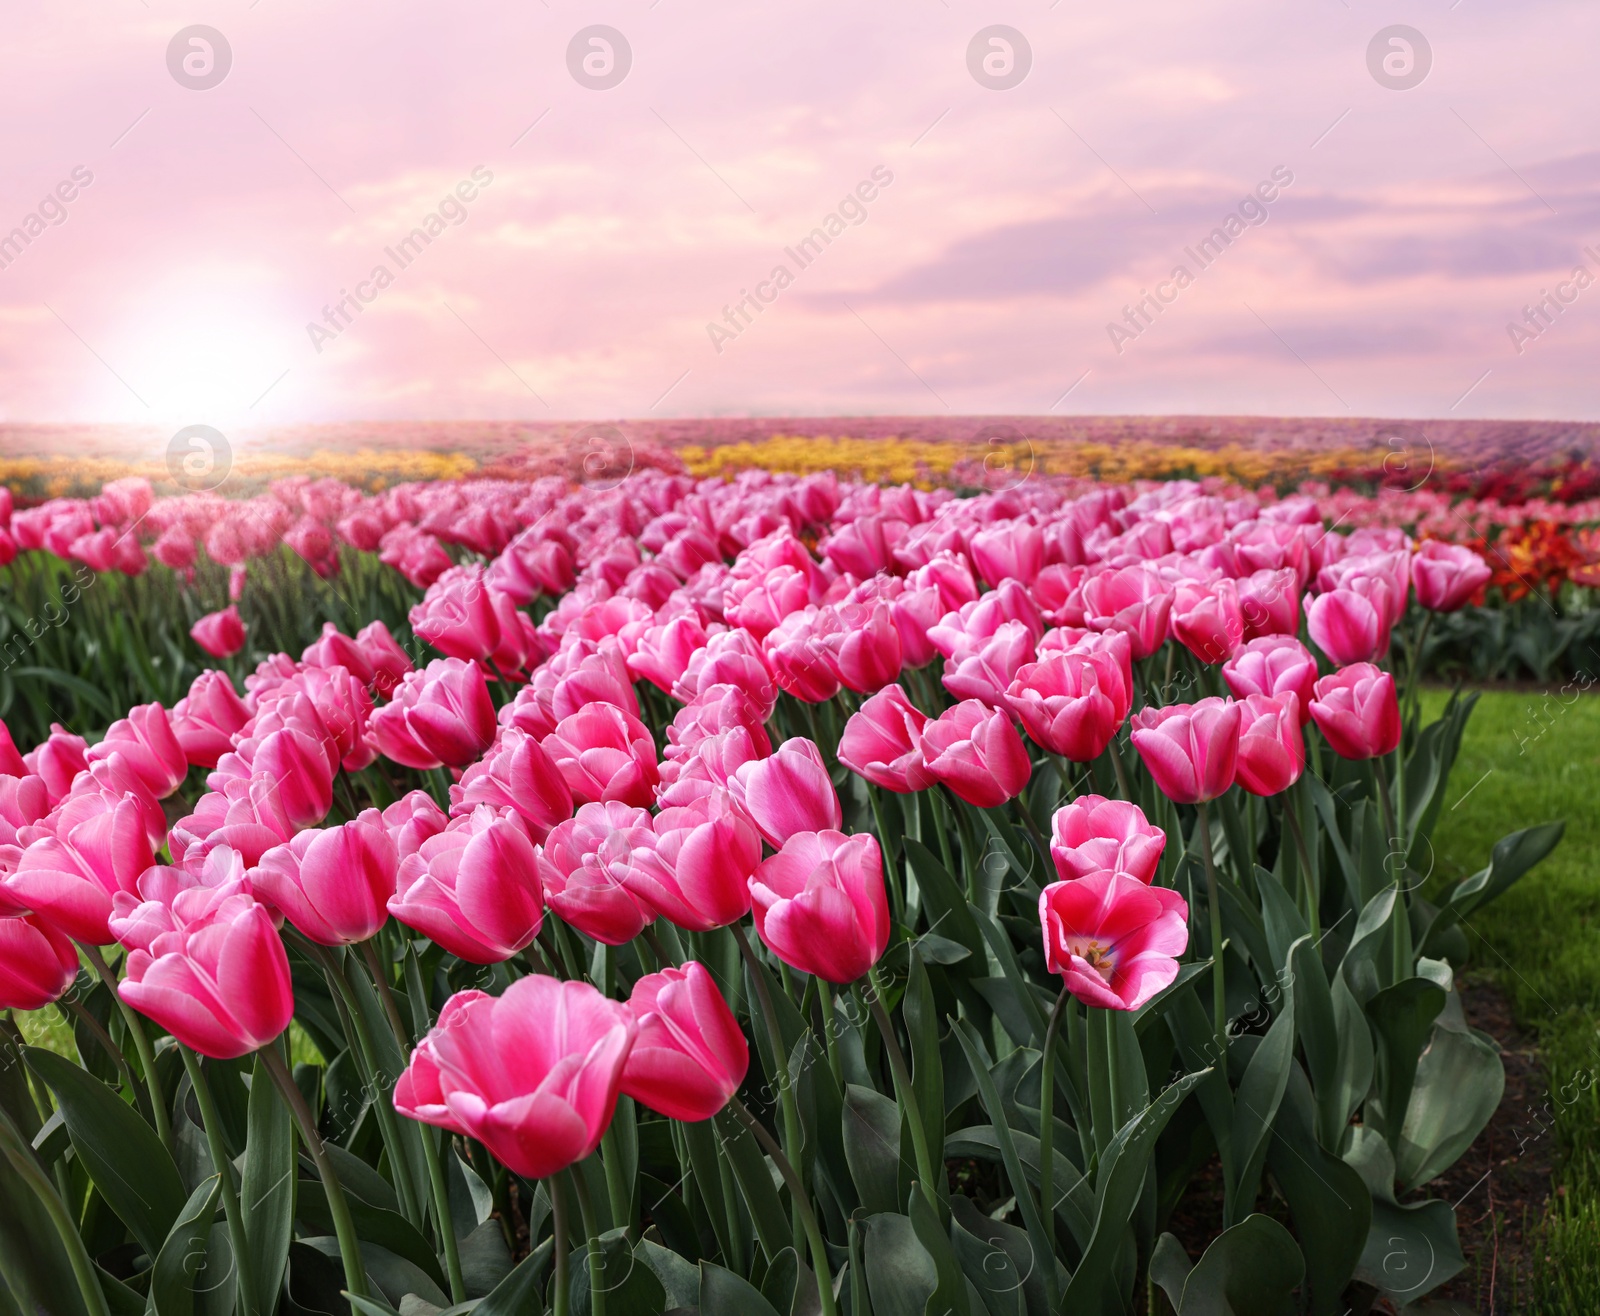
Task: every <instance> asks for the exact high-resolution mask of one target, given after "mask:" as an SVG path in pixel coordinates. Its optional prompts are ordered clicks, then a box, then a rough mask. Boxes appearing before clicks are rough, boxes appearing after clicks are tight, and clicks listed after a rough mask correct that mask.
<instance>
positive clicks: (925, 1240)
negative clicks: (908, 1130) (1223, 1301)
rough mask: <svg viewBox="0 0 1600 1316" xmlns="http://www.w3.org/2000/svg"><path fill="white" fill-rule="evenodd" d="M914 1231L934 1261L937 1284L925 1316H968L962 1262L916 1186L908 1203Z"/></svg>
mask: <svg viewBox="0 0 1600 1316" xmlns="http://www.w3.org/2000/svg"><path fill="white" fill-rule="evenodd" d="M909 1211H910V1215H911V1228H912V1230H913V1231H914V1232H915V1234H916V1236H917V1241H918V1242H919V1243H921V1244H922V1250H923V1251H924V1252H926V1253H927V1254H928V1255H929V1256H930V1257H931V1258H932V1259H933V1270H934V1274H935V1275H936V1276H937V1284H936V1285H935V1287H934V1290H933V1292H932V1293H931V1294H929V1295H928V1301H927V1303H926V1304H925V1305H924V1308H923V1310H924V1311H925V1313H926V1316H969V1310H968V1306H967V1279H966V1276H965V1275H963V1274H962V1273H961V1263H960V1262H958V1261H957V1260H956V1252H955V1249H954V1248H953V1247H951V1246H950V1235H949V1234H947V1233H945V1230H944V1226H943V1225H941V1224H940V1223H939V1217H938V1216H937V1215H935V1214H934V1210H933V1207H931V1206H930V1205H928V1199H927V1197H926V1196H925V1195H924V1193H923V1191H922V1187H921V1185H913V1186H912V1189H911V1196H910V1202H909Z"/></svg>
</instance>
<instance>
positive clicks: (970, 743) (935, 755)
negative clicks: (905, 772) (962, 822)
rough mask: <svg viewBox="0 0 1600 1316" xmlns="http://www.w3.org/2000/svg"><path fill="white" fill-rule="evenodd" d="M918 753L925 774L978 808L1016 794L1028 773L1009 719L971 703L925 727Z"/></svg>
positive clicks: (1025, 749) (1023, 752) (1022, 747)
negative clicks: (925, 767) (920, 754)
mask: <svg viewBox="0 0 1600 1316" xmlns="http://www.w3.org/2000/svg"><path fill="white" fill-rule="evenodd" d="M919 748H920V750H921V753H922V761H923V763H924V764H926V765H927V769H928V773H929V775H930V776H932V777H933V779H934V780H935V781H939V782H943V783H944V784H945V785H946V786H948V787H949V788H950V789H951V790H953V791H954V792H955V793H956V794H957V795H959V796H960V797H961V798H962V799H964V800H965V801H966V802H967V803H968V804H972V805H976V806H977V807H978V808H980V809H993V808H995V807H996V806H997V805H1001V804H1004V803H1005V802H1006V801H1007V800H1009V799H1013V798H1014V797H1016V796H1017V795H1019V794H1021V792H1022V788H1023V787H1024V786H1026V785H1027V784H1028V777H1029V775H1030V774H1031V773H1032V771H1033V765H1032V764H1031V763H1030V762H1029V760H1028V747H1027V746H1026V745H1024V744H1023V743H1022V737H1021V736H1019V735H1018V734H1017V729H1016V728H1015V727H1014V726H1012V725H1011V719H1010V717H1009V716H1008V715H1007V714H1005V713H1002V712H1000V711H998V710H997V709H991V708H985V707H984V706H983V705H982V704H980V703H979V702H978V701H977V700H976V699H967V700H963V701H962V702H961V703H959V704H957V705H956V706H955V707H954V708H948V709H946V710H945V711H944V712H943V713H942V714H940V715H939V718H938V719H937V720H936V721H930V722H929V723H928V724H927V725H926V726H924V727H923V729H922V739H921V744H920V746H919Z"/></svg>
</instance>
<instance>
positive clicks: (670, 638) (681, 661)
mask: <svg viewBox="0 0 1600 1316" xmlns="http://www.w3.org/2000/svg"><path fill="white" fill-rule="evenodd" d="M705 643H706V628H705V627H704V626H703V625H702V624H701V622H700V619H699V618H698V617H696V616H694V615H693V614H692V613H691V614H688V615H685V616H678V617H673V618H672V619H671V620H670V621H666V622H663V623H661V624H660V625H655V626H651V627H649V628H648V629H647V630H646V631H645V632H644V633H643V634H642V635H640V637H639V640H638V643H637V644H636V645H635V646H634V650H633V652H632V653H631V654H629V655H628V671H629V672H631V673H632V674H633V675H634V676H635V677H640V678H642V679H644V680H646V681H649V682H650V684H651V685H653V686H655V687H656V689H658V690H660V691H661V692H662V693H663V694H671V693H672V687H673V686H674V685H675V684H676V683H677V682H678V681H680V680H682V679H683V674H684V673H685V672H686V671H687V670H688V668H689V660H690V659H691V658H692V657H693V656H694V654H695V652H696V650H699V649H702V648H704V647H705Z"/></svg>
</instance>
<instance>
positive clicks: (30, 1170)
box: [0, 1112, 111, 1316]
mask: <svg viewBox="0 0 1600 1316" xmlns="http://www.w3.org/2000/svg"><path fill="white" fill-rule="evenodd" d="M0 1152H3V1153H4V1155H5V1158H6V1160H7V1161H9V1162H10V1163H11V1168H12V1169H13V1170H14V1171H16V1173H17V1174H18V1175H19V1176H20V1177H21V1178H22V1179H23V1180H25V1181H26V1183H27V1184H28V1186H29V1187H30V1188H32V1189H33V1191H34V1194H35V1195H36V1196H37V1197H38V1199H39V1201H40V1202H41V1203H42V1204H43V1205H44V1209H45V1212H46V1213H47V1214H48V1215H49V1217H50V1223H51V1224H53V1225H54V1226H55V1227H56V1233H57V1234H59V1235H60V1236H61V1247H62V1250H63V1251H65V1252H66V1254H67V1260H68V1261H69V1262H71V1263H72V1275H73V1278H74V1279H76V1280H77V1281H78V1291H79V1293H81V1294H82V1295H83V1306H84V1310H85V1311H87V1312H88V1313H89V1316H111V1312H110V1308H109V1307H108V1306H107V1304H106V1294H105V1290H104V1289H102V1288H101V1287H100V1277H99V1275H97V1274H96V1273H95V1264H94V1262H93V1261H92V1260H90V1258H89V1250H88V1249H87V1248H86V1247H84V1245H83V1238H82V1236H81V1235H80V1234H79V1233H78V1223H77V1221H76V1220H74V1219H73V1218H72V1212H71V1211H69V1210H68V1209H67V1207H66V1205H65V1203H64V1202H63V1200H62V1198H61V1195H60V1194H59V1193H57V1192H56V1190H55V1187H54V1186H53V1185H52V1184H51V1182H50V1181H49V1180H48V1179H46V1178H45V1177H44V1174H43V1172H42V1171H41V1170H40V1169H39V1163H38V1161H36V1160H34V1158H33V1156H32V1154H31V1153H30V1152H29V1151H28V1150H27V1149H26V1148H25V1147H23V1146H22V1143H21V1140H20V1138H19V1137H18V1136H17V1134H16V1132H15V1130H14V1129H13V1127H12V1124H11V1121H10V1119H9V1118H8V1117H7V1116H6V1115H5V1114H4V1112H0ZM19 1205H20V1204H19Z"/></svg>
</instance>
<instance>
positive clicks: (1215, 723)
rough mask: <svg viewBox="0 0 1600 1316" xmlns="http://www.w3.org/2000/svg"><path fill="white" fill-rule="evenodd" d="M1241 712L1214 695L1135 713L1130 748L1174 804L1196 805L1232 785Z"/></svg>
mask: <svg viewBox="0 0 1600 1316" xmlns="http://www.w3.org/2000/svg"><path fill="white" fill-rule="evenodd" d="M1239 712H1240V710H1239V705H1238V704H1236V703H1235V702H1234V701H1233V700H1231V699H1218V698H1216V697H1214V696H1213V697H1212V698H1209V699H1202V700H1200V702H1199V703H1196V704H1170V705H1168V706H1167V707H1165V708H1145V709H1141V710H1140V711H1139V712H1137V713H1135V714H1134V715H1133V729H1132V731H1131V733H1130V734H1131V735H1132V738H1133V747H1134V748H1135V749H1136V750H1138V751H1139V757H1140V758H1142V759H1143V760H1144V765H1145V767H1147V768H1149V769H1150V775H1151V776H1152V777H1154V778H1155V779H1156V785H1157V787H1159V788H1160V790H1161V793H1162V794H1163V795H1165V796H1166V797H1167V798H1168V799H1169V800H1171V801H1172V802H1173V803H1175V804H1199V803H1201V802H1202V801H1205V800H1214V799H1216V798H1217V796H1219V795H1221V794H1222V793H1223V792H1224V791H1226V790H1227V789H1228V787H1230V786H1231V785H1233V775H1234V765H1235V763H1236V761H1237V758H1238V752H1239Z"/></svg>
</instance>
